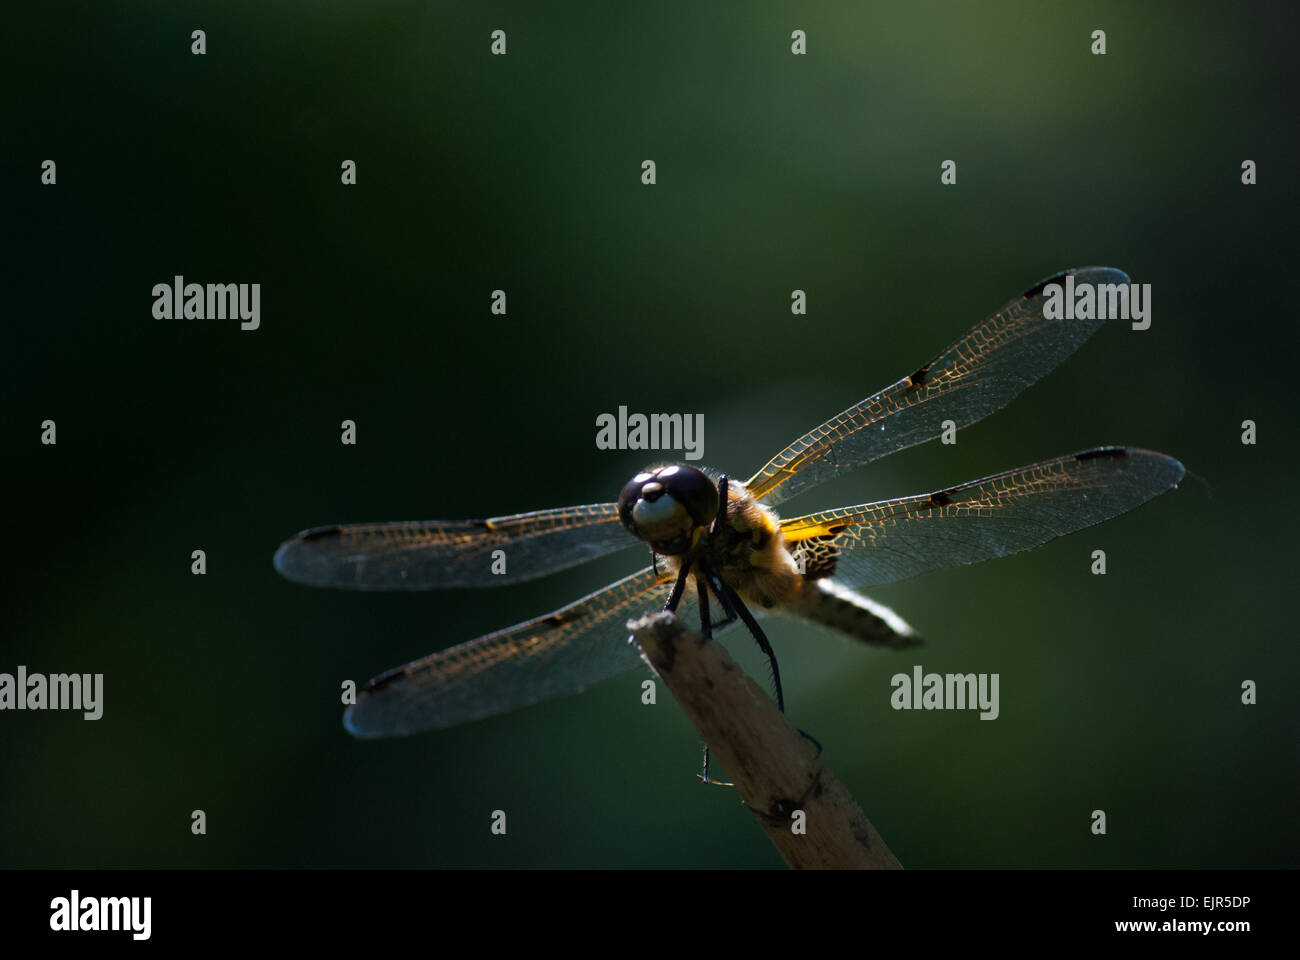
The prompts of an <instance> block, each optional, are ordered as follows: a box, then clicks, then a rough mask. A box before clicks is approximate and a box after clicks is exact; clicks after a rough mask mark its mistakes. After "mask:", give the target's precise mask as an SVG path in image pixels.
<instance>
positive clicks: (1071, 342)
mask: <svg viewBox="0 0 1300 960" xmlns="http://www.w3.org/2000/svg"><path fill="white" fill-rule="evenodd" d="M1067 273H1069V274H1073V275H1074V277H1075V283H1076V284H1078V283H1090V284H1095V285H1098V286H1102V285H1105V284H1121V283H1123V284H1127V283H1128V282H1129V278H1128V276H1127V275H1126V274H1124V273H1123V272H1122V271H1119V270H1115V269H1112V268H1110V267H1081V268H1078V269H1075V270H1069V271H1066V273H1061V274H1058V275H1056V276H1054V277H1049V278H1048V279H1046V280H1044V281H1042V282H1041V283H1039V284H1038V285H1036V286H1035V287H1033V288H1032V289H1030V290H1029V291H1027V292H1026V293H1025V294H1024V295H1023V296H1020V297H1017V298H1016V299H1015V300H1012V301H1011V302H1010V303H1008V304H1007V305H1006V306H1005V307H1003V308H1002V309H1001V310H999V311H998V312H997V313H995V314H993V316H991V317H989V318H988V319H987V320H985V321H984V322H983V323H980V324H978V325H977V326H976V327H975V328H974V329H972V330H971V331H970V332H969V333H967V334H966V335H965V336H964V337H962V338H961V339H960V340H958V341H957V342H956V343H954V344H952V346H950V347H948V349H946V350H944V351H943V352H942V353H940V354H939V355H938V356H937V357H935V358H934V359H933V360H931V361H930V362H929V363H927V364H926V365H925V366H923V367H921V368H920V369H919V370H917V371H916V372H915V373H913V374H912V375H911V376H910V377H904V378H903V379H902V380H899V381H898V382H897V383H895V384H894V385H893V386H892V387H886V388H885V389H884V390H882V391H880V392H879V393H877V394H875V395H874V396H871V397H868V398H867V399H866V400H863V401H862V402H861V403H858V404H856V405H854V406H852V407H849V409H847V410H845V411H844V412H843V413H841V414H839V415H838V416H835V417H832V418H831V419H830V420H828V421H826V422H825V423H823V424H822V425H821V426H819V427H817V428H815V429H813V430H810V431H809V432H808V433H806V434H804V435H803V436H802V437H800V438H799V439H798V440H796V441H794V443H792V444H790V445H789V446H788V447H786V448H785V449H784V450H782V451H781V452H780V453H778V454H777V455H776V456H775V457H773V458H772V459H771V460H770V461H768V463H767V464H766V465H765V466H764V467H763V468H762V469H761V470H759V471H758V473H756V474H754V476H753V477H752V478H751V479H750V481H749V482H748V483H747V484H746V486H747V487H748V489H749V492H750V493H751V494H753V495H754V496H756V497H758V498H759V499H760V500H762V501H763V502H764V503H766V504H768V505H769V506H770V505H772V504H775V503H779V502H780V501H782V500H785V499H788V498H789V497H792V496H794V495H795V494H798V493H802V492H804V491H805V490H809V489H811V488H812V487H814V486H816V485H817V484H819V483H822V482H824V481H826V480H829V479H830V478H831V477H833V476H835V475H836V474H839V473H843V472H846V471H848V470H852V469H853V468H855V467H860V466H862V465H863V464H865V463H870V462H871V461H873V460H877V459H879V458H880V457H883V456H886V455H888V454H891V453H894V452H895V451H898V450H902V449H904V448H905V447H911V446H915V445H916V444H918V443H923V442H925V441H926V440H932V439H934V438H935V437H937V436H938V435H939V433H940V432H941V430H942V428H943V421H945V420H952V421H953V422H954V423H956V425H957V426H958V427H964V426H967V425H969V424H972V423H974V422H976V421H977V420H981V419H983V418H984V417H986V416H988V415H989V414H990V413H992V412H994V411H995V410H999V409H1001V408H1002V407H1004V406H1006V405H1007V404H1008V403H1009V402H1010V401H1011V400H1012V399H1014V398H1015V397H1016V396H1018V395H1019V394H1020V393H1021V392H1022V391H1023V390H1024V389H1025V388H1026V387H1028V386H1029V385H1030V384H1031V383H1033V382H1034V381H1035V380H1038V379H1039V378H1040V377H1042V376H1043V375H1044V374H1046V373H1047V372H1048V371H1050V370H1052V369H1054V368H1055V367H1056V366H1057V365H1058V364H1059V363H1060V362H1061V361H1062V360H1064V359H1065V358H1066V357H1068V356H1069V355H1070V354H1071V353H1073V352H1074V351H1075V350H1076V349H1077V348H1078V347H1079V345H1080V344H1081V343H1083V342H1084V341H1085V340H1087V339H1088V337H1090V336H1092V334H1093V332H1094V331H1096V330H1097V328H1098V327H1100V326H1101V324H1102V321H1101V320H1048V319H1047V318H1045V317H1044V316H1043V305H1044V303H1045V302H1046V298H1045V297H1044V296H1043V288H1044V287H1045V286H1046V285H1047V284H1049V283H1062V284H1063V283H1064V278H1065V276H1066V274H1067Z"/></svg>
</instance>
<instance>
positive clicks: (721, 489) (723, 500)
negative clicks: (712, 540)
mask: <svg viewBox="0 0 1300 960" xmlns="http://www.w3.org/2000/svg"><path fill="white" fill-rule="evenodd" d="M726 523H727V475H726V474H725V473H724V474H723V475H722V476H721V477H719V478H718V514H717V516H715V517H714V518H713V525H712V526H710V527H709V536H711V537H715V536H717V535H718V531H719V530H721V529H722V528H723V527H724V526H726Z"/></svg>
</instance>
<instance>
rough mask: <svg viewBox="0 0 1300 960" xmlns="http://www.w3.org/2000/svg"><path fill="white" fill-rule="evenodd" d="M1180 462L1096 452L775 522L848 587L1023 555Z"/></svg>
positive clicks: (1169, 482)
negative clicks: (890, 498) (940, 488)
mask: <svg viewBox="0 0 1300 960" xmlns="http://www.w3.org/2000/svg"><path fill="white" fill-rule="evenodd" d="M1182 476H1183V465H1182V464H1181V463H1179V462H1178V461H1177V460H1175V459H1174V458H1173V457H1167V456H1165V455H1164V454H1162V453H1153V452H1152V451H1150V450H1138V449H1134V448H1124V447H1102V448H1098V449H1096V450H1087V451H1084V452H1083V453H1076V454H1071V455H1069V456H1064V457H1057V458H1056V459H1055V460H1045V461H1043V462H1042V463H1035V464H1033V465H1031V466H1028V467H1021V468H1020V469H1018V470H1008V471H1007V472H1006V473H999V474H996V475H994V476H991V477H985V478H984V479H982V480H974V481H972V482H970V483H964V484H962V485H961V486H957V487H951V488H949V489H947V490H940V491H937V492H935V493H929V494H921V495H920V496H914V497H904V498H901V499H898V500H882V501H880V502H879V503H868V504H863V505H862V506H857V507H846V508H844V509H842V510H832V511H829V512H826V513H814V514H809V515H808V516H805V517H797V518H794V519H791V520H786V521H783V522H782V524H781V530H782V532H783V533H785V535H786V539H787V543H788V545H789V548H790V550H791V552H792V553H795V555H796V557H797V556H798V552H799V551H802V552H803V555H804V562H805V568H806V569H807V571H808V573H809V575H812V576H834V578H835V579H836V580H838V581H841V582H842V583H844V584H846V585H848V586H850V587H852V588H862V587H869V586H874V585H877V584H882V583H892V582H894V581H896V580H904V579H906V578H908V577H913V576H916V575H917V574H919V573H926V572H927V571H930V570H938V569H941V568H943V567H955V566H959V565H961V564H967V563H978V562H979V561H981V560H990V559H992V558H994V557H1004V556H1006V555H1008V554H1011V553H1017V552H1019V551H1021V550H1029V549H1032V548H1033V547H1037V546H1039V545H1041V544H1044V543H1046V542H1047V541H1049V540H1052V539H1055V538H1056V537H1060V536H1064V535H1065V534H1067V533H1073V532H1074V531H1076V530H1082V529H1083V528H1084V527H1090V526H1092V525H1093V524H1095V523H1100V522H1101V521H1103V520H1107V519H1109V518H1111V517H1114V516H1118V515H1119V514H1121V513H1126V512H1127V511H1129V510H1132V509H1133V508H1135V507H1137V506H1140V505H1141V504H1143V503H1145V502H1146V501H1148V500H1150V499H1151V498H1152V497H1155V496H1158V495H1160V494H1162V493H1164V492H1165V491H1166V490H1169V489H1171V488H1172V487H1174V486H1175V485H1176V484H1177V483H1178V481H1179V480H1181V479H1182Z"/></svg>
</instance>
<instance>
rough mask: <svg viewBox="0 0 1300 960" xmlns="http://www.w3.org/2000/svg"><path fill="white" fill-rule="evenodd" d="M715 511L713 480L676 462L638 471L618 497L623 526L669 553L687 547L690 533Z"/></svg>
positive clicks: (715, 490)
mask: <svg viewBox="0 0 1300 960" xmlns="http://www.w3.org/2000/svg"><path fill="white" fill-rule="evenodd" d="M717 512H718V491H717V488H716V487H714V485H713V481H711V480H710V479H709V478H708V476H707V475H705V474H704V473H702V472H701V471H699V470H696V469H695V468H694V467H687V466H682V465H676V464H675V465H672V466H667V467H659V468H657V469H654V470H647V471H644V472H642V473H638V474H637V475H636V476H635V477H633V478H632V479H631V480H629V481H628V483H627V486H625V487H624V488H623V492H622V493H620V494H619V496H618V515H619V519H620V520H622V521H623V526H625V527H627V529H628V530H630V531H631V532H632V534H633V535H634V536H636V537H639V538H640V539H642V540H644V541H646V542H647V543H649V544H650V545H651V546H652V547H654V548H655V550H657V551H658V552H659V553H663V554H667V555H669V556H673V555H677V554H682V553H685V552H686V551H687V550H688V549H690V546H691V542H692V541H691V534H692V533H693V532H694V530H695V529H696V528H697V527H702V526H705V525H707V524H708V523H710V522H711V521H712V520H713V517H714V515H715V514H716V513H717Z"/></svg>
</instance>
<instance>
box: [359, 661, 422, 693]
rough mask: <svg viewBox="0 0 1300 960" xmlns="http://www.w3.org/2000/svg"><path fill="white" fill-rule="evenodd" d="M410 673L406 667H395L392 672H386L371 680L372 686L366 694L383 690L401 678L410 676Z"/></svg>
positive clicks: (367, 688) (368, 687)
mask: <svg viewBox="0 0 1300 960" xmlns="http://www.w3.org/2000/svg"><path fill="white" fill-rule="evenodd" d="M410 673H411V671H410V670H407V669H406V667H394V668H393V669H392V670H385V671H384V672H383V673H381V674H380V675H379V676H377V677H371V678H370V685H369V686H367V687H366V689H365V692H366V693H373V692H374V691H376V690H381V689H383V688H384V687H386V686H388V685H389V684H390V683H392V682H393V681H394V680H397V679H398V678H399V677H406V676H410Z"/></svg>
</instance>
